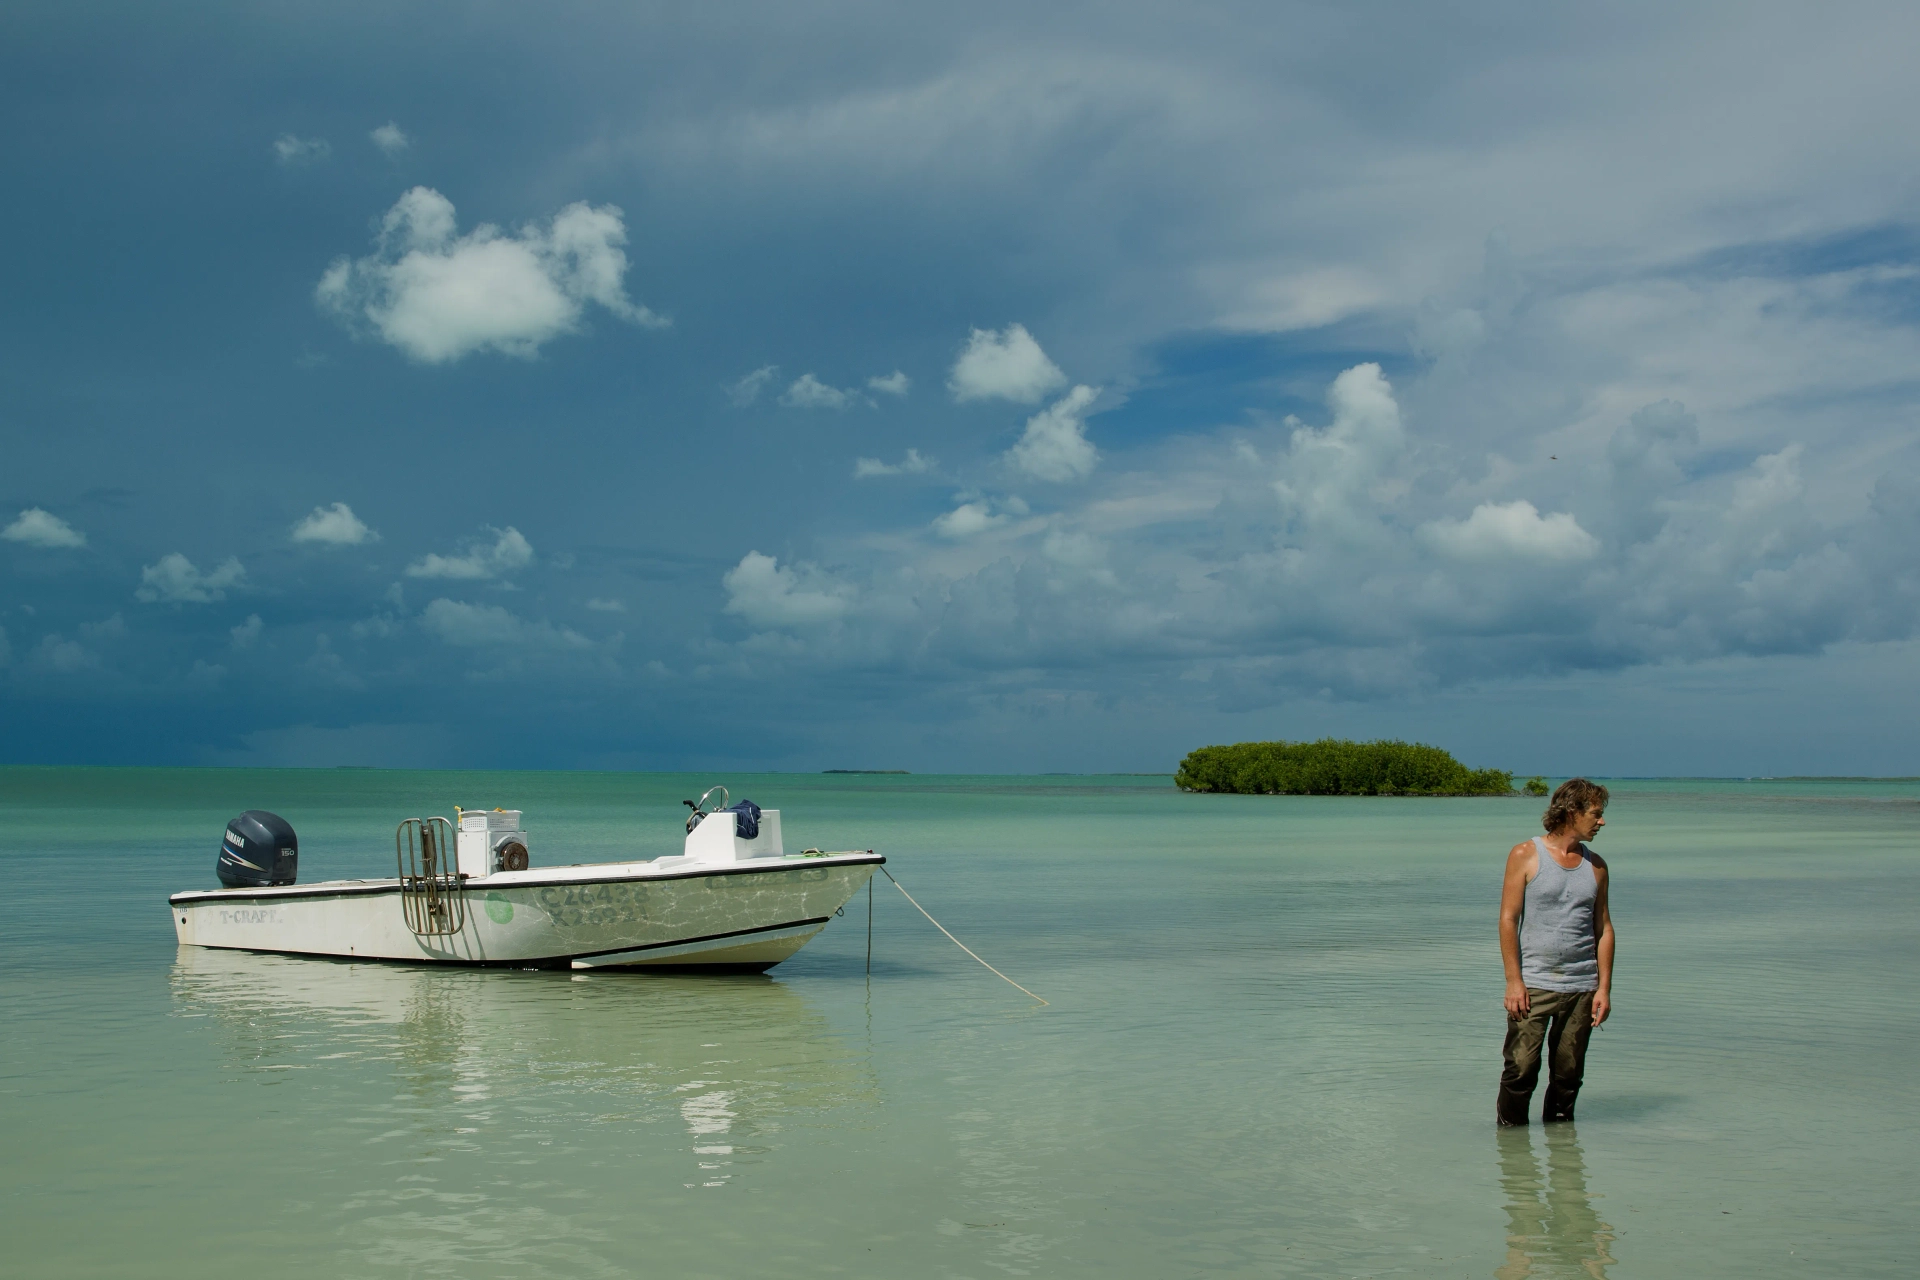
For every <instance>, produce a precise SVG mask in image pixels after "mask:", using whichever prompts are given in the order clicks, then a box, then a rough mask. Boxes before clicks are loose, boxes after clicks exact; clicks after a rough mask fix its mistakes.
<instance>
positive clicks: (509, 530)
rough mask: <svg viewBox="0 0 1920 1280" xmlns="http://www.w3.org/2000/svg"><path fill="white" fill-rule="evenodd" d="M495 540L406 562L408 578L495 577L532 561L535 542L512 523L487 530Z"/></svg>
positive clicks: (524, 566) (475, 543) (476, 542)
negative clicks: (450, 552) (444, 554)
mask: <svg viewBox="0 0 1920 1280" xmlns="http://www.w3.org/2000/svg"><path fill="white" fill-rule="evenodd" d="M488 531H489V532H490V533H492V534H493V535H494V540H493V544H492V545H491V546H489V545H487V543H486V542H485V541H484V540H480V541H474V542H470V543H469V544H468V545H467V550H466V551H465V553H464V554H461V555H457V556H442V555H427V556H423V557H421V558H420V559H419V560H416V561H414V562H413V563H412V564H410V565H408V566H407V576H408V577H409V578H456V579H474V578H492V577H496V576H498V575H501V574H506V573H512V572H513V571H514V570H516V569H524V568H526V567H527V566H528V565H530V564H532V563H533V545H532V544H531V543H529V542H528V541H527V540H526V538H525V537H524V536H522V534H521V533H520V531H519V530H518V529H516V528H514V527H513V526H512V525H508V526H507V527H506V528H505V529H492V528H490V529H489V530H488Z"/></svg>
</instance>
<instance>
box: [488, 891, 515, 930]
mask: <svg viewBox="0 0 1920 1280" xmlns="http://www.w3.org/2000/svg"><path fill="white" fill-rule="evenodd" d="M487 919H489V920H491V921H493V922H494V923H495V924H505V923H507V921H509V920H511V919H513V904H512V903H511V902H508V901H507V895H506V894H504V893H501V892H500V891H499V890H498V889H496V890H494V891H493V892H492V893H490V894H488V895H487Z"/></svg>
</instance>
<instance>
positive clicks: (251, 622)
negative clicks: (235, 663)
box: [227, 613, 262, 649]
mask: <svg viewBox="0 0 1920 1280" xmlns="http://www.w3.org/2000/svg"><path fill="white" fill-rule="evenodd" d="M261 625H262V624H261V622H260V615H259V614H257V613H250V614H248V615H247V620H246V621H245V622H243V623H241V624H240V625H239V626H237V627H229V628H227V635H228V636H230V637H231V638H232V644H233V647H234V648H236V649H251V648H252V647H253V642H254V641H255V640H258V639H259V638H260V630H261Z"/></svg>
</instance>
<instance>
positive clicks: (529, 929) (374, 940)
mask: <svg viewBox="0 0 1920 1280" xmlns="http://www.w3.org/2000/svg"><path fill="white" fill-rule="evenodd" d="M671 861H678V860H671ZM885 861H886V860H885V859H884V858H883V857H880V856H879V855H877V854H872V853H856V854H838V855H834V856H831V857H825V858H819V857H815V858H766V859H754V860H753V861H751V862H748V863H743V864H739V865H722V866H714V867H703V868H688V869H678V870H674V871H671V872H663V871H660V870H658V869H657V868H655V867H654V866H653V865H652V864H648V863H605V864H600V865H594V866H581V867H565V868H555V869H552V870H543V871H519V872H503V873H499V874H496V875H492V876H487V877H484V878H477V879H469V880H467V881H466V882H465V883H464V887H463V889H462V890H461V891H460V892H461V896H462V898H463V899H464V907H465V912H464V914H465V920H464V922H463V923H462V924H461V927H460V929H459V930H458V931H457V932H454V933H451V934H445V935H427V936H420V935H416V934H414V933H413V932H412V930H410V929H409V928H408V927H407V921H406V917H405V915H404V913H403V911H402V909H401V888H400V882H399V881H398V880H342V881H331V882H323V883H320V884H310V885H298V886H289V887H287V888H280V889H221V890H213V891H207V892H195V893H178V894H175V895H173V897H172V898H170V899H168V904H169V906H170V907H171V908H172V914H173V922H174V925H173V927H174V932H175V935H176V936H177V937H178V939H179V941H180V942H181V943H182V944H183V945H187V946H199V947H223V948H234V949H239V950H245V951H275V952H282V953H287V954H294V955H315V956H339V957H345V958H349V959H356V960H401V961H411V962H415V963H427V964H461V965H506V966H513V967H519V968H568V967H571V968H576V969H602V968H619V969H635V968H637V969H654V970H688V969H716V970H733V971H759V970H764V969H768V968H771V967H772V966H773V965H776V964H779V963H780V962H781V961H782V960H785V959H787V958H788V957H789V956H791V955H793V953H794V952H796V951H798V950H799V949H800V948H801V947H803V946H805V945H806V944H807V942H808V941H809V940H810V939H812V938H813V936H814V935H815V934H817V933H819V932H820V930H821V929H823V928H825V927H826V924H827V921H828V920H829V919H831V918H832V917H833V915H834V914H835V913H836V912H838V911H839V910H840V908H841V907H842V906H844V905H846V902H847V900H848V899H850V898H851V897H853V895H854V894H855V893H856V892H858V891H859V889H860V888H861V887H862V886H863V885H865V884H866V883H867V881H868V879H869V878H870V877H871V876H872V875H873V872H874V870H875V868H877V867H878V866H879V865H880V864H882V863H883V862H885Z"/></svg>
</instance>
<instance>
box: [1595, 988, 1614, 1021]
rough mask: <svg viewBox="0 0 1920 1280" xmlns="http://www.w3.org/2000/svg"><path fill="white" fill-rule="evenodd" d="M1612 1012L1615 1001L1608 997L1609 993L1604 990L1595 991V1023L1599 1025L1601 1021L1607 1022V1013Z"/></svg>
mask: <svg viewBox="0 0 1920 1280" xmlns="http://www.w3.org/2000/svg"><path fill="white" fill-rule="evenodd" d="M1612 1012H1613V1001H1612V1000H1609V999H1608V998H1607V993H1606V992H1604V991H1596V992H1594V993H1593V1025H1594V1026H1596V1027H1597V1026H1599V1025H1600V1024H1601V1023H1603V1022H1605V1021H1606V1020H1607V1015H1608V1014H1610V1013H1612Z"/></svg>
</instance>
